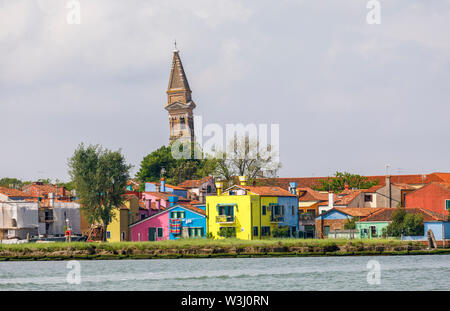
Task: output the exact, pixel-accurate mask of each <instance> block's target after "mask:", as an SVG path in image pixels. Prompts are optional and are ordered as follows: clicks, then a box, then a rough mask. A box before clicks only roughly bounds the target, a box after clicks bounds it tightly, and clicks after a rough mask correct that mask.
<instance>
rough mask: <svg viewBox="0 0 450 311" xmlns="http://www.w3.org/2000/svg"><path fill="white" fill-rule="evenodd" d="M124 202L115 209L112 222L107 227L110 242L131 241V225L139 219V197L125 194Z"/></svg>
mask: <svg viewBox="0 0 450 311" xmlns="http://www.w3.org/2000/svg"><path fill="white" fill-rule="evenodd" d="M125 197H126V199H125V202H124V204H123V205H122V206H121V207H120V208H118V209H115V210H114V212H113V218H112V220H111V223H110V224H109V225H108V227H107V228H106V239H107V241H108V242H120V241H130V240H131V237H130V225H131V224H132V223H134V222H136V221H138V220H139V198H138V197H137V196H135V195H125Z"/></svg>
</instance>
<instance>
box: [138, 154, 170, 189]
mask: <svg viewBox="0 0 450 311" xmlns="http://www.w3.org/2000/svg"><path fill="white" fill-rule="evenodd" d="M176 166H177V160H176V159H174V158H173V156H172V152H171V148H170V146H169V147H166V146H162V147H160V148H159V149H157V150H155V151H153V152H152V153H150V154H148V155H147V156H145V157H144V159H143V160H142V162H141V167H140V169H139V171H138V172H137V174H136V177H137V178H138V179H139V180H141V181H142V182H146V181H159V179H160V177H161V169H162V168H163V167H164V169H165V170H166V172H169V171H170V170H171V169H173V168H174V167H176Z"/></svg>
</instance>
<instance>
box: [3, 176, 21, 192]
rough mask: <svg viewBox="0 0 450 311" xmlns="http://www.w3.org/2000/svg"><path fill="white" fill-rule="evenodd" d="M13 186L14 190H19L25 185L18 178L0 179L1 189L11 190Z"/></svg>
mask: <svg viewBox="0 0 450 311" xmlns="http://www.w3.org/2000/svg"><path fill="white" fill-rule="evenodd" d="M11 185H12V187H13V188H16V189H19V188H21V187H22V186H23V185H24V183H23V182H22V181H21V180H20V179H17V178H8V177H5V178H2V179H0V187H5V188H9V187H10V186H11Z"/></svg>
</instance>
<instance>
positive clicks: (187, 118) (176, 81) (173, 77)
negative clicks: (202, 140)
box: [165, 45, 196, 143]
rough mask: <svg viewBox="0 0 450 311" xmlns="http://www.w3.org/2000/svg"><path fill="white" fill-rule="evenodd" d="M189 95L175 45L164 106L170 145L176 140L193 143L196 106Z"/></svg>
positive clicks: (188, 88)
mask: <svg viewBox="0 0 450 311" xmlns="http://www.w3.org/2000/svg"><path fill="white" fill-rule="evenodd" d="M191 93H192V91H191V89H190V87H189V83H188V80H187V78H186V73H185V72H184V69H183V64H182V63H181V58H180V51H178V49H177V48H176V45H175V50H174V51H173V59H172V67H171V69H170V77H169V87H168V89H167V104H166V106H165V109H166V110H167V111H168V112H169V128H170V138H169V142H170V143H172V142H174V141H176V140H179V141H181V142H187V141H190V142H192V143H193V142H194V109H195V107H196V106H195V103H194V102H193V101H192V98H191Z"/></svg>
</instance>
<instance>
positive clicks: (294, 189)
mask: <svg viewBox="0 0 450 311" xmlns="http://www.w3.org/2000/svg"><path fill="white" fill-rule="evenodd" d="M297 186H298V183H296V182H290V183H289V192H290V193H292V194H295V195H297Z"/></svg>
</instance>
